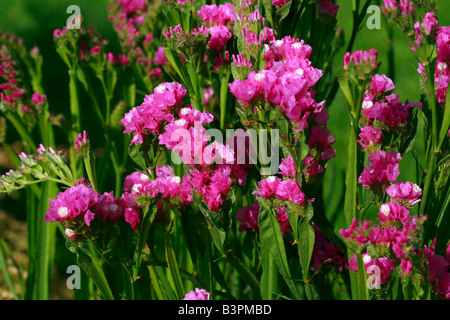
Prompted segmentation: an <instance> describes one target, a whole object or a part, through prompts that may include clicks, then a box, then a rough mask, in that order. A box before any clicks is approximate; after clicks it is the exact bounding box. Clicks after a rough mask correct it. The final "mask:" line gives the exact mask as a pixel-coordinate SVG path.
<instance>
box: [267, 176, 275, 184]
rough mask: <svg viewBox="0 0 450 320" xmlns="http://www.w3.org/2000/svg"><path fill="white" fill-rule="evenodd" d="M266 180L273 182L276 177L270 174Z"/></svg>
mask: <svg viewBox="0 0 450 320" xmlns="http://www.w3.org/2000/svg"><path fill="white" fill-rule="evenodd" d="M266 180H267V182H270V183H273V182H275V180H276V178H275V177H274V176H270V177H267V179H266Z"/></svg>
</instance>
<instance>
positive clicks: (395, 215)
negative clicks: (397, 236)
mask: <svg viewBox="0 0 450 320" xmlns="http://www.w3.org/2000/svg"><path fill="white" fill-rule="evenodd" d="M378 216H379V217H380V218H377V220H378V221H380V223H381V224H382V225H386V226H395V222H401V223H402V224H405V223H406V222H408V221H409V218H410V216H409V211H408V209H406V207H404V206H402V205H401V204H400V203H399V202H397V201H396V200H394V201H393V202H388V203H383V204H382V205H381V206H380V211H379V212H378Z"/></svg>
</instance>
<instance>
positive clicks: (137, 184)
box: [131, 183, 142, 193]
mask: <svg viewBox="0 0 450 320" xmlns="http://www.w3.org/2000/svg"><path fill="white" fill-rule="evenodd" d="M140 187H142V184H140V183H136V184H134V185H133V188H131V190H133V192H136V193H137V192H139V188H140Z"/></svg>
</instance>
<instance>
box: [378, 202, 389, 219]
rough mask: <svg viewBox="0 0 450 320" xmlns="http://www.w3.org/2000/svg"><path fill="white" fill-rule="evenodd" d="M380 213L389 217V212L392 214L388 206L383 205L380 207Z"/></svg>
mask: <svg viewBox="0 0 450 320" xmlns="http://www.w3.org/2000/svg"><path fill="white" fill-rule="evenodd" d="M380 212H381V213H382V214H384V215H385V216H386V217H387V216H388V215H389V212H391V209H390V208H389V206H388V205H387V204H382V205H381V206H380Z"/></svg>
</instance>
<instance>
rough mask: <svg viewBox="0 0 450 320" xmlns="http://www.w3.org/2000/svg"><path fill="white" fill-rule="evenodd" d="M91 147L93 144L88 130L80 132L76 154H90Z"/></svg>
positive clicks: (76, 143)
mask: <svg viewBox="0 0 450 320" xmlns="http://www.w3.org/2000/svg"><path fill="white" fill-rule="evenodd" d="M90 148H91V146H90V143H89V138H88V136H87V133H86V131H83V134H81V133H79V134H78V136H77V138H76V139H75V143H74V151H75V154H76V155H78V156H80V157H85V156H87V155H88V154H89V151H90Z"/></svg>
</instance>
